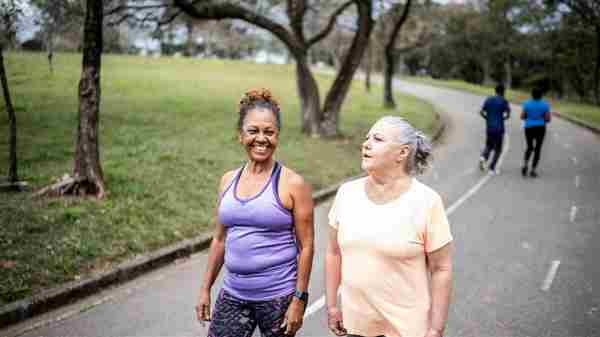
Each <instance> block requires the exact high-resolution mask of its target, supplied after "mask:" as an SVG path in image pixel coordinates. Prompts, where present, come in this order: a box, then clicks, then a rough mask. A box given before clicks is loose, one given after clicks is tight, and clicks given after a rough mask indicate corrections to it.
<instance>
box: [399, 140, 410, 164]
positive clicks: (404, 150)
mask: <svg viewBox="0 0 600 337" xmlns="http://www.w3.org/2000/svg"><path fill="white" fill-rule="evenodd" d="M409 155H410V146H409V145H408V144H402V145H400V149H398V156H397V157H396V158H397V159H396V160H397V161H398V162H399V163H401V162H404V161H406V160H407V159H408V156H409Z"/></svg>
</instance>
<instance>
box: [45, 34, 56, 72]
mask: <svg viewBox="0 0 600 337" xmlns="http://www.w3.org/2000/svg"><path fill="white" fill-rule="evenodd" d="M53 38H54V36H53V34H52V32H48V41H46V49H47V51H48V67H49V68H50V74H54V67H53V66H52V59H53V58H54V43H53Z"/></svg>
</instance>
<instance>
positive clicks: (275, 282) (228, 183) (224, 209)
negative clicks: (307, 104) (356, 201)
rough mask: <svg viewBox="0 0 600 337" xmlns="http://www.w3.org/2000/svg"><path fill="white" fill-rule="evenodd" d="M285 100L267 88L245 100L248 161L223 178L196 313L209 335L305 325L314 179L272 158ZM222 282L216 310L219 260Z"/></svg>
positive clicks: (242, 135) (271, 333)
mask: <svg viewBox="0 0 600 337" xmlns="http://www.w3.org/2000/svg"><path fill="white" fill-rule="evenodd" d="M280 129H281V118H280V111H279V105H278V104H277V101H275V99H274V98H273V97H272V95H271V93H270V92H269V91H268V90H266V89H262V90H253V91H249V92H247V93H246V94H245V95H244V97H243V98H242V100H241V102H240V110H239V120H238V131H239V141H240V143H241V144H242V146H244V148H245V150H246V153H247V162H246V163H245V164H244V165H243V166H242V167H241V168H239V169H237V170H233V171H229V172H227V173H225V175H223V177H222V178H221V183H220V187H219V200H218V203H217V221H216V226H215V231H214V235H213V239H212V243H211V246H210V251H209V256H208V266H207V268H206V273H205V276H204V282H203V284H202V286H201V288H200V294H199V297H198V304H197V306H196V314H197V318H198V320H199V321H200V322H204V321H210V326H209V330H208V336H209V337H250V336H252V334H253V332H254V330H255V329H256V327H257V326H258V328H259V330H260V332H261V334H262V336H263V337H278V336H293V335H295V334H296V332H297V331H298V329H300V327H301V326H302V319H303V316H304V310H305V308H306V304H307V303H306V302H307V301H308V293H307V289H308V281H309V277H310V271H311V267H312V260H313V241H314V228H313V200H312V194H311V189H310V186H309V185H308V184H307V183H305V182H304V180H303V179H302V177H301V176H300V175H298V174H296V173H295V172H294V171H292V170H290V169H288V168H287V167H284V166H282V165H281V164H279V163H278V162H276V161H275V160H274V159H273V153H274V152H275V149H276V148H277V142H278V136H279V132H280ZM223 265H224V266H225V275H224V283H223V287H222V289H221V290H220V292H219V295H218V297H217V300H216V302H215V305H214V310H213V312H212V314H211V308H210V307H211V296H210V291H211V288H212V286H213V284H214V282H215V279H216V278H217V276H218V274H219V272H220V270H221V267H223Z"/></svg>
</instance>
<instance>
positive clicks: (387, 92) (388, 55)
mask: <svg viewBox="0 0 600 337" xmlns="http://www.w3.org/2000/svg"><path fill="white" fill-rule="evenodd" d="M395 65H396V55H394V52H393V51H392V50H390V49H387V48H386V50H385V64H384V71H383V106H384V107H386V108H391V109H393V108H396V102H395V101H394V92H393V91H394V87H393V85H394V83H393V81H394V67H395Z"/></svg>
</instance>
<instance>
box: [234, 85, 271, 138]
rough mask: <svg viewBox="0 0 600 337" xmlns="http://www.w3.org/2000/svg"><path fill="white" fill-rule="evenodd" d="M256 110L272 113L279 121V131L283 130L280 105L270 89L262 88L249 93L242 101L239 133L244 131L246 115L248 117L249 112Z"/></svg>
mask: <svg viewBox="0 0 600 337" xmlns="http://www.w3.org/2000/svg"><path fill="white" fill-rule="evenodd" d="M254 109H265V110H269V111H271V112H272V113H273V114H274V115H275V119H276V120H277V130H281V112H280V110H279V103H278V102H277V100H276V99H275V98H274V97H273V95H272V94H271V91H270V90H269V89H265V88H262V89H253V90H250V91H247V92H246V93H245V94H244V96H243V97H242V99H241V100H240V111H239V114H240V116H239V119H238V131H242V126H243V125H244V119H246V115H248V112H250V111H252V110H254Z"/></svg>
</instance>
